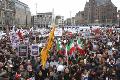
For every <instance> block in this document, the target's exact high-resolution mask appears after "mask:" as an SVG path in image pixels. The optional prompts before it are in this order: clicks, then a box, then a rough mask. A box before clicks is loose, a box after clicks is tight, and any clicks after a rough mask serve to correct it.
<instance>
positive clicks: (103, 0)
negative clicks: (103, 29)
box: [76, 0, 117, 25]
mask: <svg viewBox="0 0 120 80" xmlns="http://www.w3.org/2000/svg"><path fill="white" fill-rule="evenodd" d="M78 13H79V12H78ZM78 13H77V14H76V17H78V16H77V15H78ZM79 14H82V17H80V18H82V20H84V24H105V25H109V24H116V23H117V7H116V6H115V5H114V4H113V3H112V2H111V0H89V2H86V4H85V7H84V11H83V12H82V13H81V12H80V13H79ZM83 18H84V19H83ZM82 23H83V22H82Z"/></svg>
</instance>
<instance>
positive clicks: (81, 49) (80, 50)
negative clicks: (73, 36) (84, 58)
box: [77, 39, 85, 55]
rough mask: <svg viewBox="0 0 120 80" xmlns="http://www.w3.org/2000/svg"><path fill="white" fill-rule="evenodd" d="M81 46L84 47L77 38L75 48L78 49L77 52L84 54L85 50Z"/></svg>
mask: <svg viewBox="0 0 120 80" xmlns="http://www.w3.org/2000/svg"><path fill="white" fill-rule="evenodd" d="M83 48H84V44H83V42H82V41H81V40H80V39H78V40H77V50H78V52H79V53H80V54H82V55H84V54H85V50H84V49H83Z"/></svg>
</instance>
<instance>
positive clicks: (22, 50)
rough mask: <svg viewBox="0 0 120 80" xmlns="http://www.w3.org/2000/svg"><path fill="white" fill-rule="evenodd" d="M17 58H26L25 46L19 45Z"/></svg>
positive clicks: (26, 50) (26, 47)
mask: <svg viewBox="0 0 120 80" xmlns="http://www.w3.org/2000/svg"><path fill="white" fill-rule="evenodd" d="M18 53H19V57H27V56H28V46H27V45H24V44H22V45H19V47H18Z"/></svg>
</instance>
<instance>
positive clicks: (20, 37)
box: [17, 30, 24, 40]
mask: <svg viewBox="0 0 120 80" xmlns="http://www.w3.org/2000/svg"><path fill="white" fill-rule="evenodd" d="M17 34H18V37H19V39H20V40H23V39H24V37H23V34H22V32H21V31H20V30H19V31H18V33H17Z"/></svg>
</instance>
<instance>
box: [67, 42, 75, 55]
mask: <svg viewBox="0 0 120 80" xmlns="http://www.w3.org/2000/svg"><path fill="white" fill-rule="evenodd" d="M66 49H67V51H68V53H69V54H70V55H71V54H72V53H73V52H74V51H75V46H74V41H73V40H71V41H70V43H69V44H67V45H66Z"/></svg>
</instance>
